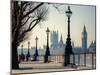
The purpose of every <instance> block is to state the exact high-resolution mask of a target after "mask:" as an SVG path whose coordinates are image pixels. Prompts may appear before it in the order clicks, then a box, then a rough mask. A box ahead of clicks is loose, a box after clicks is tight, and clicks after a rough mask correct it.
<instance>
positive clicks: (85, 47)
mask: <svg viewBox="0 0 100 75" xmlns="http://www.w3.org/2000/svg"><path fill="white" fill-rule="evenodd" d="M82 50H84V51H87V31H86V27H85V25H84V28H83V32H82Z"/></svg>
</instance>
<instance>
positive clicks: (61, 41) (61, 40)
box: [60, 34, 63, 43]
mask: <svg viewBox="0 0 100 75" xmlns="http://www.w3.org/2000/svg"><path fill="white" fill-rule="evenodd" d="M60 43H63V39H62V34H61V36H60Z"/></svg>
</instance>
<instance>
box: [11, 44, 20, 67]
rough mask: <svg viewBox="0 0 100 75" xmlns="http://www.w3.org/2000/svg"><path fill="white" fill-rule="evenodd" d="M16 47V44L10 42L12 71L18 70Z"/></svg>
mask: <svg viewBox="0 0 100 75" xmlns="http://www.w3.org/2000/svg"><path fill="white" fill-rule="evenodd" d="M17 46H18V45H17V43H16V42H12V69H19V62H18V55H17Z"/></svg>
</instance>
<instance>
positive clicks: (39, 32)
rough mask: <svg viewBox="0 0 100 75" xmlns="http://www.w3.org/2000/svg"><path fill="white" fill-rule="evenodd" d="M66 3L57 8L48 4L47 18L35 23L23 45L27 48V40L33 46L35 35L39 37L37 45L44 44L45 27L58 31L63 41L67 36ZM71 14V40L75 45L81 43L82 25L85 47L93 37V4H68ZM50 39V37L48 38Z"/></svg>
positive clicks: (41, 45)
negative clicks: (84, 30)
mask: <svg viewBox="0 0 100 75" xmlns="http://www.w3.org/2000/svg"><path fill="white" fill-rule="evenodd" d="M67 7H68V5H62V4H61V5H59V7H58V8H59V10H57V9H55V8H54V7H53V6H52V5H49V6H48V10H49V13H48V15H47V17H48V18H47V20H46V21H45V22H42V23H41V25H37V26H36V27H35V28H34V29H33V30H32V32H31V36H30V38H29V40H27V41H25V42H24V47H26V48H27V42H28V41H30V43H31V46H35V44H36V43H35V38H36V36H37V37H38V38H39V40H38V47H41V48H43V45H46V42H47V41H46V39H47V35H46V29H47V27H49V29H50V31H53V30H54V31H58V33H59V39H60V36H61V34H62V37H63V41H64V43H65V42H66V38H67V26H68V24H67V16H66V14H65V11H66V10H67ZM70 8H71V11H72V16H71V23H70V30H71V31H70V33H71V41H73V42H74V45H75V46H80V47H81V45H82V40H81V35H82V31H83V27H84V25H85V26H86V31H87V47H88V46H89V45H90V43H91V42H92V41H94V40H95V39H96V38H95V35H96V34H95V26H96V25H95V24H96V21H95V14H96V11H95V10H96V8H95V6H84V5H70ZM49 35H50V34H49ZM49 41H50V38H49Z"/></svg>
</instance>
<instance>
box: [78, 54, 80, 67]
mask: <svg viewBox="0 0 100 75" xmlns="http://www.w3.org/2000/svg"><path fill="white" fill-rule="evenodd" d="M78 65H79V66H80V54H78Z"/></svg>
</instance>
